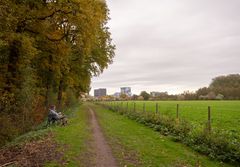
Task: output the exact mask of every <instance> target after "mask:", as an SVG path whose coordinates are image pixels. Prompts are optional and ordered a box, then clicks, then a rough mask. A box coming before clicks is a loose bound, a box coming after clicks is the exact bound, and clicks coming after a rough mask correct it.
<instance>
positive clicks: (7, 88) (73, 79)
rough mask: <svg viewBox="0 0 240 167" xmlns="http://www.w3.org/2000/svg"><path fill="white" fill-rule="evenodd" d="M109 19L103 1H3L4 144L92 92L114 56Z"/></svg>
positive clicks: (0, 78) (0, 117)
mask: <svg viewBox="0 0 240 167" xmlns="http://www.w3.org/2000/svg"><path fill="white" fill-rule="evenodd" d="M108 14H109V11H108V8H107V5H106V3H105V1H99V0H84V1H83V0H21V1H20V0H4V1H1V2H0V127H1V129H0V145H1V144H2V143H3V141H5V140H10V139H11V138H12V137H14V136H16V135H18V134H20V133H24V132H26V131H28V130H30V129H31V127H34V126H35V125H37V124H39V123H40V122H42V121H43V119H44V118H45V116H46V114H47V107H48V106H49V104H53V103H54V104H57V107H58V109H59V110H60V109H61V108H63V107H64V106H66V105H70V104H71V103H72V102H74V101H76V100H77V98H78V97H79V95H80V92H89V90H90V82H91V77H92V76H97V75H99V74H100V73H101V72H103V70H104V69H105V68H107V67H108V65H109V64H110V63H111V62H112V59H113V56H114V49H115V46H114V45H113V44H112V40H111V37H110V33H109V30H108V27H107V22H108V20H109V17H108Z"/></svg>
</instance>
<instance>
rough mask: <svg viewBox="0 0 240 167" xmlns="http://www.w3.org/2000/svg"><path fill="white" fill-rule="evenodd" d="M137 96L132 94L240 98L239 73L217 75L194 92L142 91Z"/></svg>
mask: <svg viewBox="0 0 240 167" xmlns="http://www.w3.org/2000/svg"><path fill="white" fill-rule="evenodd" d="M139 96H140V97H139ZM139 96H137V95H134V96H133V97H132V98H133V99H134V100H137V99H144V100H240V75H239V74H230V75H226V76H218V77H216V78H214V79H213V80H212V82H211V84H210V85H209V86H208V87H203V88H199V89H198V90H197V91H195V92H190V91H185V92H183V93H182V94H179V95H169V94H168V93H167V92H159V93H158V94H156V96H152V95H151V94H149V93H147V92H146V91H142V92H141V93H140V95H139Z"/></svg>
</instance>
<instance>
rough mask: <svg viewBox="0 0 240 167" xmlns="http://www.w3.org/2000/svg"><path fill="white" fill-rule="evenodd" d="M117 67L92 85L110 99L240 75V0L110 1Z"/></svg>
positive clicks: (176, 90)
mask: <svg viewBox="0 0 240 167" xmlns="http://www.w3.org/2000/svg"><path fill="white" fill-rule="evenodd" d="M107 3H108V7H109V9H110V17H111V20H110V22H109V27H110V31H111V33H112V38H113V41H114V44H115V45H116V47H117V49H116V56H115V58H114V63H113V64H112V65H110V66H109V68H108V69H107V70H105V71H104V73H103V74H101V75H100V76H99V77H97V78H93V80H92V85H91V86H92V91H91V94H92V92H93V89H95V88H107V91H108V94H113V93H114V92H119V89H120V87H122V86H130V87H131V88H132V92H133V93H135V94H139V93H140V91H142V90H146V91H148V92H150V91H168V92H169V93H170V94H175V93H181V92H183V91H184V90H191V91H194V90H196V89H198V88H199V87H203V86H207V85H208V84H209V83H210V82H211V79H212V78H214V77H215V76H218V75H224V74H230V73H239V72H240V0H107Z"/></svg>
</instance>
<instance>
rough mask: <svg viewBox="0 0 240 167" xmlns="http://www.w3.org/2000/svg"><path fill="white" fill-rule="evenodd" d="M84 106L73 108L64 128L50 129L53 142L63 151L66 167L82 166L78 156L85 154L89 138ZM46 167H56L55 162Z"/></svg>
mask: <svg viewBox="0 0 240 167" xmlns="http://www.w3.org/2000/svg"><path fill="white" fill-rule="evenodd" d="M85 110H86V105H81V106H78V107H75V108H74V110H73V111H71V112H69V113H71V114H70V115H69V116H68V117H69V124H68V125H67V126H65V127H61V126H56V127H54V128H52V132H53V133H54V136H55V140H56V141H57V142H58V143H59V144H60V145H61V148H59V150H64V157H63V158H64V161H65V165H64V166H67V167H76V166H83V164H81V158H80V156H81V155H82V154H83V153H84V152H86V150H87V146H86V145H85V144H86V141H87V140H89V138H90V132H89V128H88V126H87V119H88V118H87V115H86V112H85ZM46 166H47V167H51V166H57V163H56V162H50V163H48V164H46Z"/></svg>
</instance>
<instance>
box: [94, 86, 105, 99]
mask: <svg viewBox="0 0 240 167" xmlns="http://www.w3.org/2000/svg"><path fill="white" fill-rule="evenodd" d="M106 95H107V89H105V88H100V89H94V97H103V96H106Z"/></svg>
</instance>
